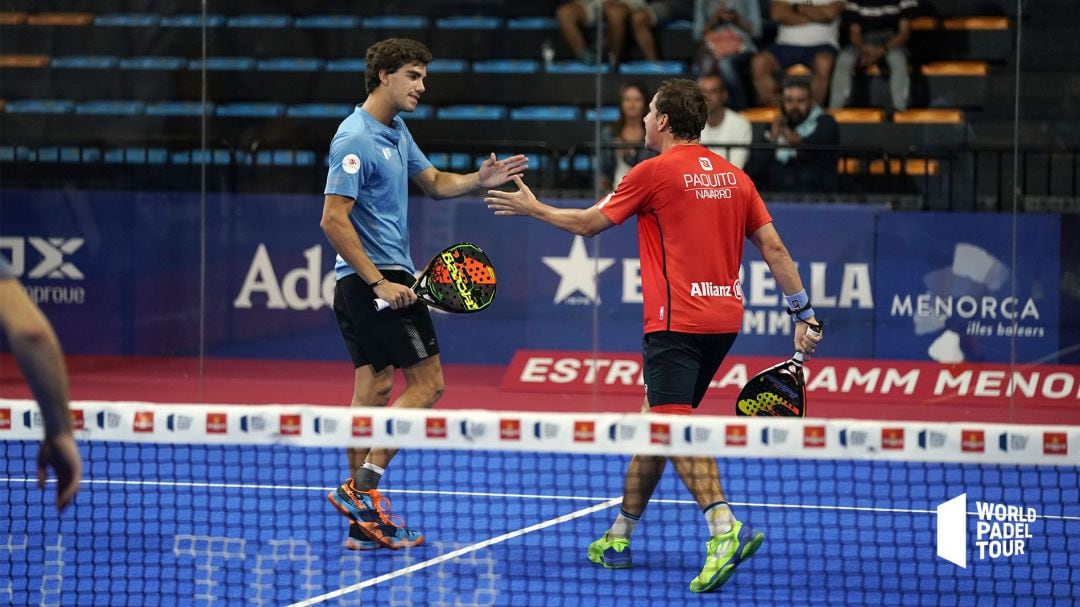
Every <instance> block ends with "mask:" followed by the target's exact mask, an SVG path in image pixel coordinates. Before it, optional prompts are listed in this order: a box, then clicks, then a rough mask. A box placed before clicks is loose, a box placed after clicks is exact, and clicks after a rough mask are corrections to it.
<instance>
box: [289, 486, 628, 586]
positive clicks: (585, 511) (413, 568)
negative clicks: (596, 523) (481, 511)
mask: <svg viewBox="0 0 1080 607" xmlns="http://www.w3.org/2000/svg"><path fill="white" fill-rule="evenodd" d="M621 501H622V498H613V499H609V500H607V501H606V502H603V503H600V504H596V505H594V506H589V507H588V508H582V509H581V510H575V511H574V512H571V513H570V514H564V515H562V516H560V517H558V518H553V519H551V520H549V521H544V522H542V523H537V524H535V525H531V526H529V527H525V528H524V529H518V530H517V531H511V532H510V533H504V534H502V535H500V536H497V537H493V538H491V539H489V540H484V541H482V542H479V543H476V544H473V545H471V546H466V547H464V548H459V549H458V550H454V551H453V552H447V553H446V554H443V555H440V556H437V557H435V558H433V559H430V560H427V561H424V562H422V563H417V564H415V565H410V566H408V567H405V568H403V569H398V570H397V571H391V572H390V573H385V574H383V575H380V576H379V577H374V578H371V579H370V580H366V581H363V582H359V583H356V584H353V585H352V586H346V587H345V588H339V589H337V590H334V591H333V592H327V593H326V594H321V595H319V596H314V597H311V598H310V599H305V600H303V601H300V602H298V603H293V604H291V605H289V606H288V607H308V606H309V605H317V604H318V603H322V602H325V601H328V600H330V599H334V598H337V597H339V596H342V595H346V594H349V593H352V592H356V591H357V590H363V589H364V588H369V587H371V586H374V585H376V584H381V583H383V582H386V581H388V580H392V579H394V578H398V577H401V576H403V575H408V574H410V573H415V572H417V571H421V570H423V569H427V568H428V567H431V566H433V565H438V564H439V563H444V562H446V561H449V560H452V559H455V558H457V557H459V556H462V555H465V554H469V553H470V552H476V551H477V550H481V549H483V548H487V547H488V546H492V545H494V544H498V543H501V542H505V541H506V540H511V539H514V538H515V537H520V536H522V535H525V534H526V533H532V532H533V531H539V530H541V529H545V528H547V527H552V526H554V525H559V524H561V523H565V522H567V521H572V520H574V519H576V518H581V517H583V516H586V515H589V514H592V513H593V512H598V511H600V510H604V509H607V508H611V507H612V506H617V505H619V503H620V502H621Z"/></svg>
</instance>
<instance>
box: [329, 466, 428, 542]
mask: <svg viewBox="0 0 1080 607" xmlns="http://www.w3.org/2000/svg"><path fill="white" fill-rule="evenodd" d="M326 498H327V499H329V500H330V503H331V504H333V505H334V507H335V508H337V509H338V512H340V513H341V514H343V515H345V516H347V517H349V518H350V519H352V521H353V522H355V523H356V526H357V527H358V528H359V531H360V533H361V534H363V535H364V536H365V537H366V538H367V539H368V540H370V541H373V542H375V543H377V544H378V545H379V546H382V547H384V548H390V549H392V550H397V549H399V548H409V547H411V546H419V545H420V544H422V543H424V535H423V534H422V533H420V532H419V531H414V530H412V529H406V528H405V521H403V520H401V518H399V517H396V516H391V515H390V500H388V499H387V498H385V497H383V496H381V495H379V491H378V490H377V489H371V490H369V491H359V490H357V489H356V486H355V485H354V484H353V480H352V479H351V478H350V479H348V480H346V481H345V482H344V483H342V484H341V486H340V487H338V488H337V489H335V490H333V491H331V492H330V494H329V495H327V496H326ZM349 530H350V535H351V532H352V527H351V526H350V529H349Z"/></svg>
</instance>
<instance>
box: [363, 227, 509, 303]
mask: <svg viewBox="0 0 1080 607" xmlns="http://www.w3.org/2000/svg"><path fill="white" fill-rule="evenodd" d="M412 289H413V291H415V292H416V296H417V298H419V299H420V301H422V302H424V303H426V304H427V305H429V306H431V307H433V308H437V309H439V310H443V311H444V312H453V313H456V314H471V313H473V312H479V311H480V310H483V309H484V308H486V307H488V306H490V305H491V302H492V301H494V300H495V268H494V266H492V265H491V260H490V259H488V256H487V253H484V250H483V249H481V248H480V247H478V246H476V245H474V244H472V243H471V242H460V243H458V244H455V245H452V246H449V247H447V248H445V249H443V250H442V251H441V252H439V253H438V254H437V255H435V257H432V258H431V261H429V262H428V264H427V266H426V267H424V271H423V272H421V273H420V277H419V278H417V279H416V282H415V283H414V284H413V286H412ZM388 307H390V303H389V302H387V301H385V300H383V299H376V300H375V309H376V310H383V309H385V308H388Z"/></svg>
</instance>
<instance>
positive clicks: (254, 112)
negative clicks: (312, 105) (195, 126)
mask: <svg viewBox="0 0 1080 607" xmlns="http://www.w3.org/2000/svg"><path fill="white" fill-rule="evenodd" d="M284 113H285V106H283V105H282V104H280V103H223V104H221V105H219V106H218V107H217V109H216V110H214V114H215V115H217V116H231V117H239V118H275V117H277V116H281V115H283V114H284Z"/></svg>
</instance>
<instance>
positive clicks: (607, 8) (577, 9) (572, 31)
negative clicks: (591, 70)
mask: <svg viewBox="0 0 1080 607" xmlns="http://www.w3.org/2000/svg"><path fill="white" fill-rule="evenodd" d="M644 6H645V0H570V1H569V2H566V3H564V4H561V5H559V8H557V9H555V18H556V19H558V21H559V31H560V32H562V35H563V38H564V39H566V43H567V44H568V45H570V50H571V51H573V52H574V56H575V57H577V58H578V59H579V60H581V62H582V63H585V64H587V65H595V64H596V59H597V57H596V53H594V52H593V51H592V50H591V49H589V48H587V47H586V46H585V33H584V32H583V31H582V28H584V27H589V28H591V27H593V26H595V25H596V19H597V17H598V16H599V14H600V13H601V12H603V15H604V19H605V20H606V24H607V28H606V30H605V31H606V32H607V52H608V60H609V61H610V62H611V63H612V65H616V64H618V63H619V61H620V60H621V59H622V52H623V46H624V45H625V42H626V24H627V22H628V21H629V20H630V13H632V12H634V11H635V10H638V9H641V8H643V7H644Z"/></svg>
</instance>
